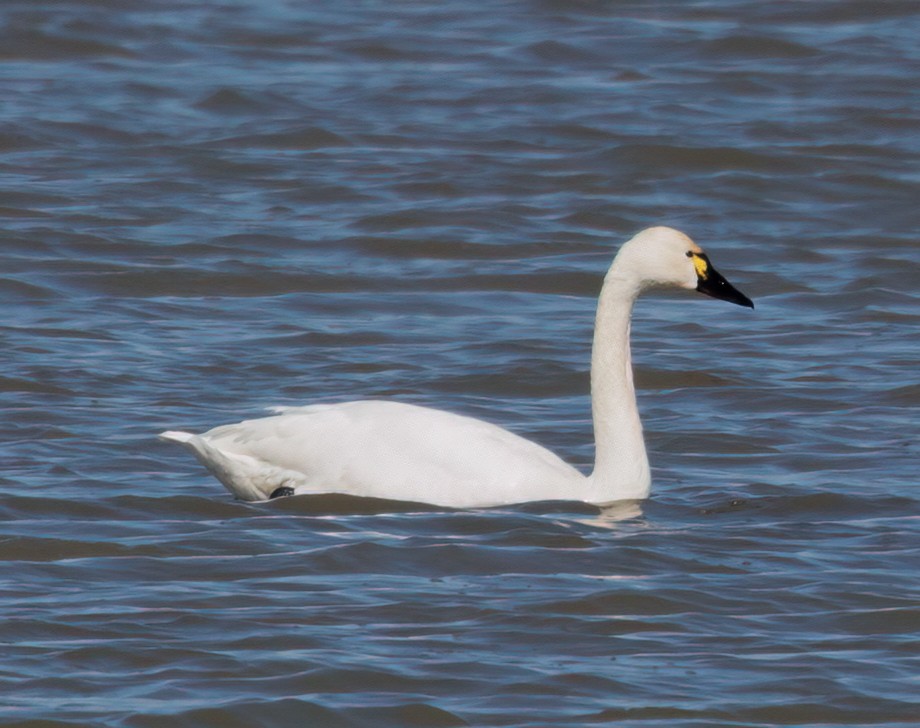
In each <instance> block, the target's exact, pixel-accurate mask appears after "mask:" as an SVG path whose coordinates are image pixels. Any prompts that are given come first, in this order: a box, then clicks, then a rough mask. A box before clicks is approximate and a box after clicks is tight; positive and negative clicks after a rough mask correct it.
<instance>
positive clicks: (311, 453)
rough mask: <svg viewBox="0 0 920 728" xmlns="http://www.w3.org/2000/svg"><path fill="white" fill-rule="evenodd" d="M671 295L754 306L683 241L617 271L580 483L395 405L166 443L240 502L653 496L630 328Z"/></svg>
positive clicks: (515, 450)
mask: <svg viewBox="0 0 920 728" xmlns="http://www.w3.org/2000/svg"><path fill="white" fill-rule="evenodd" d="M657 285H671V286H677V287H681V288H691V289H692V288H695V289H696V290H698V291H700V292H702V293H706V294H708V295H711V296H713V297H716V298H721V299H724V300H728V301H730V302H732V303H738V304H740V305H745V306H750V307H751V308H753V304H752V303H751V301H750V300H749V299H748V298H747V297H746V296H744V294H742V293H740V292H739V291H738V290H737V289H735V288H734V287H733V286H731V284H729V283H728V281H726V280H725V279H724V278H723V277H722V276H721V275H720V274H719V273H718V272H716V270H715V269H714V268H713V267H712V266H711V264H710V263H709V259H708V258H707V257H706V255H705V254H704V253H703V251H702V250H701V249H700V248H699V247H698V246H697V245H696V244H695V243H693V241H692V240H690V238H688V237H687V236H686V235H684V234H683V233H681V232H678V231H677V230H673V229H671V228H666V227H656V228H649V229H647V230H643V231H642V232H640V233H639V234H638V235H636V236H635V237H634V238H632V239H631V240H630V241H628V242H627V243H625V244H624V245H623V246H622V247H621V249H620V251H619V253H618V254H617V256H616V258H615V259H614V261H613V264H612V265H611V266H610V270H609V271H608V273H607V275H606V277H605V279H604V285H603V287H602V289H601V294H600V298H599V300H598V309H597V317H596V321H595V331H594V344H593V348H592V357H591V399H592V414H593V420H594V433H595V466H594V470H593V472H592V473H591V474H590V475H583V474H582V473H581V472H579V471H578V470H576V469H575V468H574V467H572V466H571V465H569V464H567V463H565V462H564V461H563V460H562V459H560V458H559V457H558V456H557V455H555V454H554V453H552V452H550V451H549V450H547V449H546V448H544V447H542V446H540V445H538V444H536V443H534V442H531V441H529V440H526V439H525V438H523V437H520V436H519V435H515V434H514V433H512V432H509V431H508V430H505V429H503V428H501V427H499V426H497V425H494V424H490V423H487V422H483V421H481V420H477V419H474V418H472V417H465V416H462V415H457V414H453V413H450V412H444V411H442V410H436V409H431V408H427V407H419V406H416V405H410V404H402V403H398V402H389V401H377V400H368V401H356V402H345V403H341V404H314V405H307V406H304V407H281V408H277V409H276V410H275V412H276V414H275V415H273V416H269V417H263V418H259V419H253V420H246V421H244V422H240V423H238V424H233V425H224V426H222V427H217V428H215V429H213V430H210V431H208V432H205V433H203V434H201V435H194V434H191V433H187V432H174V431H170V432H164V433H162V434H161V435H160V437H161V438H162V439H164V440H169V441H174V442H178V443H180V444H182V445H184V446H185V447H187V448H188V449H189V450H191V451H192V453H193V454H194V455H195V456H196V457H197V458H198V460H199V461H200V462H201V463H202V464H203V465H204V466H205V467H206V468H208V470H210V471H211V472H212V473H213V474H214V475H215V476H216V477H217V478H218V479H219V480H220V481H221V482H222V483H223V484H224V485H225V486H226V487H227V488H228V489H229V490H230V491H231V492H232V493H233V494H234V495H236V496H237V497H238V498H240V499H242V500H246V501H262V500H267V499H269V498H271V497H275V496H277V495H292V494H298V495H299V494H304V493H345V494H350V495H358V496H368V497H374V498H384V499H392V500H400V501H414V502H420V503H430V504H433V505H438V506H447V507H453V508H476V507H486V506H496V505H506V504H513V503H524V502H529V501H541V500H579V501H586V502H590V503H607V502H611V501H616V500H624V499H640V498H645V497H646V496H647V495H648V493H649V489H650V486H651V478H650V475H649V465H648V458H647V455H646V451H645V443H644V440H643V437H642V425H641V422H640V420H639V412H638V408H637V406H636V397H635V390H634V387H633V381H632V364H631V359H630V350H629V322H630V316H631V314H632V306H633V302H634V301H635V299H636V297H637V296H638V295H639V294H640V293H641V292H642V291H643V290H645V289H646V288H649V287H652V286H657Z"/></svg>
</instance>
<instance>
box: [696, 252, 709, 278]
mask: <svg viewBox="0 0 920 728" xmlns="http://www.w3.org/2000/svg"><path fill="white" fill-rule="evenodd" d="M693 267H694V268H696V274H697V276H699V277H700V278H701V279H702V280H704V281H705V280H706V279H707V278H708V277H709V261H707V260H706V258H704V257H703V256H702V255H698V254H696V253H694V254H693Z"/></svg>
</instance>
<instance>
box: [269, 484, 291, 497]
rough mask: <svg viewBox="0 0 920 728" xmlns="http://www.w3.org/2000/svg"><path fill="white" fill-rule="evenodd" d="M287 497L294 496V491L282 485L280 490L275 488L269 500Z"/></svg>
mask: <svg viewBox="0 0 920 728" xmlns="http://www.w3.org/2000/svg"><path fill="white" fill-rule="evenodd" d="M286 495H294V489H293V488H291V487H290V486H287V485H282V486H281V487H280V488H275V489H274V490H273V491H272V494H271V495H270V496H268V499H269V500H274V499H275V498H284V496H286Z"/></svg>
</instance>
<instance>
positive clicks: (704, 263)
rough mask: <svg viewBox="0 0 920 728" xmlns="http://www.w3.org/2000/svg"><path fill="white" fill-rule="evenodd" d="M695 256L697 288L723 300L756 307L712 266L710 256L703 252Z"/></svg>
mask: <svg viewBox="0 0 920 728" xmlns="http://www.w3.org/2000/svg"><path fill="white" fill-rule="evenodd" d="M693 258H694V260H693V263H694V266H695V267H696V276H697V278H696V280H697V283H696V290H698V291H699V292H700V293H705V294H706V295H707V296H712V297H713V298H718V299H720V300H722V301H728V302H730V303H737V304H738V305H739V306H747V307H749V308H754V302H753V301H752V300H751V299H750V298H748V297H747V296H745V295H744V294H743V293H742V292H741V291H739V290H738V289H737V288H735V287H734V286H733V285H732V284H731V283H729V282H728V281H727V280H725V276H723V275H722V274H721V273H719V271H717V270H716V269H715V268H713V267H712V264H711V263H710V262H709V258H707V257H706V256H705V255H704V254H702V253H695V254H694V255H693Z"/></svg>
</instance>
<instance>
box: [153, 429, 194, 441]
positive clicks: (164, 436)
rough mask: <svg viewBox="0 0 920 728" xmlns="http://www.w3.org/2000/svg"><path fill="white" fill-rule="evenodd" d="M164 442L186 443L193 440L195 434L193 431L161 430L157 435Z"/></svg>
mask: <svg viewBox="0 0 920 728" xmlns="http://www.w3.org/2000/svg"><path fill="white" fill-rule="evenodd" d="M157 437H158V438H160V439H161V440H162V441H163V442H178V443H182V444H184V443H186V442H188V441H189V440H191V439H192V438H193V437H195V435H193V434H192V433H191V432H180V431H178V430H167V431H166V432H161V433H160V434H159V435H157Z"/></svg>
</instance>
